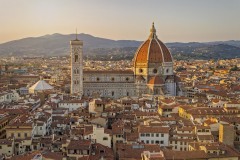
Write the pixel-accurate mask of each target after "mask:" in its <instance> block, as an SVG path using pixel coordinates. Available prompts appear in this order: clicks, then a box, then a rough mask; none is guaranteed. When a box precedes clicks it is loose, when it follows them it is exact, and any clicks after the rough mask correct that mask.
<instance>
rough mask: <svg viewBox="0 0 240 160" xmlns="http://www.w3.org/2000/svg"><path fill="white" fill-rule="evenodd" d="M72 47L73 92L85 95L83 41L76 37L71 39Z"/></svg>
mask: <svg viewBox="0 0 240 160" xmlns="http://www.w3.org/2000/svg"><path fill="white" fill-rule="evenodd" d="M70 47H71V94H76V95H78V96H80V97H82V95H83V51H82V50H83V49H82V48H83V42H82V41H80V40H78V38H77V33H76V39H75V40H71V41H70Z"/></svg>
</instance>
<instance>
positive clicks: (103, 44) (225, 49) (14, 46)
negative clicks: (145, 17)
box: [0, 33, 240, 60]
mask: <svg viewBox="0 0 240 160" xmlns="http://www.w3.org/2000/svg"><path fill="white" fill-rule="evenodd" d="M72 39H75V35H74V34H70V35H62V34H58V33H56V34H52V35H45V36H41V37H29V38H24V39H19V40H14V41H10V42H6V43H3V44H0V56H9V55H10V56H11V55H12V56H24V55H25V56H39V55H41V56H63V55H69V51H70V49H69V41H70V40H72ZM78 39H81V40H83V43H84V45H83V46H84V56H85V57H86V56H87V57H88V58H89V59H99V60H110V59H111V60H121V59H132V58H133V56H134V53H135V52H136V50H137V47H139V46H140V44H141V43H142V42H141V41H134V40H111V39H106V38H99V37H94V36H92V35H89V34H83V33H82V34H79V35H78ZM166 45H167V46H168V47H169V49H170V50H171V52H172V54H173V56H174V58H176V59H191V58H192V59H219V58H222V59H224V58H235V57H240V41H234V40H231V41H217V42H206V43H199V42H189V43H180V42H174V43H166Z"/></svg>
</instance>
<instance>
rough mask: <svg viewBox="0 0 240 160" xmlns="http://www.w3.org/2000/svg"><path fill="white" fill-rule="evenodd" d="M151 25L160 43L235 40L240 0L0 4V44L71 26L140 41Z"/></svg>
mask: <svg viewBox="0 0 240 160" xmlns="http://www.w3.org/2000/svg"><path fill="white" fill-rule="evenodd" d="M153 21H154V22H155V27H156V29H157V35H158V37H159V39H161V40H162V41H164V42H192V41H199V42H203V41H219V40H240V0H0V43H3V42H7V41H10V40H15V39H20V38H25V37H36V36H42V35H46V34H53V33H61V34H71V33H74V32H75V29H76V28H77V29H78V32H79V33H87V34H91V35H94V36H97V37H103V38H110V39H115V40H119V39H127V40H145V39H146V38H147V37H148V35H149V29H150V27H151V24H152V22H153Z"/></svg>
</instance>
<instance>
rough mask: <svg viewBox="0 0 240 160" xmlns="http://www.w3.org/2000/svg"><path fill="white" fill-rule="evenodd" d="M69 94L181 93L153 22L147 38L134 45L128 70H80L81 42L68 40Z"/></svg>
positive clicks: (113, 96) (109, 95) (168, 53)
mask: <svg viewBox="0 0 240 160" xmlns="http://www.w3.org/2000/svg"><path fill="white" fill-rule="evenodd" d="M70 45H71V94H77V95H79V96H94V95H98V96H100V97H110V98H121V97H126V96H130V97H141V96H143V95H145V96H160V95H164V96H177V95H181V83H180V81H179V78H178V77H177V76H176V75H175V74H174V71H173V65H174V63H173V57H172V55H171V52H170V51H169V49H168V48H167V46H166V45H165V44H164V43H163V42H162V41H161V40H159V39H158V37H157V34H156V29H155V26H154V23H153V24H152V27H151V29H150V35H149V37H148V39H147V40H146V41H145V42H143V43H142V44H141V45H140V46H139V48H138V49H137V51H136V53H135V56H134V58H133V68H132V70H107V71H106V70H103V71H99V70H92V71H89V70H86V71H85V70H83V53H82V52H83V51H82V48H83V42H82V41H80V40H78V39H77V37H76V39H75V40H72V41H70Z"/></svg>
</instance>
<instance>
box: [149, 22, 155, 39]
mask: <svg viewBox="0 0 240 160" xmlns="http://www.w3.org/2000/svg"><path fill="white" fill-rule="evenodd" d="M152 38H157V35H156V29H155V26H154V22H153V23H152V28H151V29H150V35H149V39H152Z"/></svg>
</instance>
